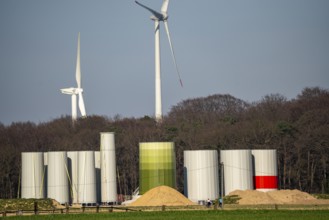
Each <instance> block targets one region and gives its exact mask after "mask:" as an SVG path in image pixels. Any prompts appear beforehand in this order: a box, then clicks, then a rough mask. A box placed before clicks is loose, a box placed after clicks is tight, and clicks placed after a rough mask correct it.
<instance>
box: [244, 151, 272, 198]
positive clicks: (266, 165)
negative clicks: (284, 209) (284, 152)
mask: <svg viewBox="0 0 329 220" xmlns="http://www.w3.org/2000/svg"><path fill="white" fill-rule="evenodd" d="M251 153H252V157H253V161H254V169H255V173H254V185H255V189H256V190H258V191H263V192H267V191H273V190H277V189H278V163H277V151H276V150H265V149H264V150H252V151H251Z"/></svg>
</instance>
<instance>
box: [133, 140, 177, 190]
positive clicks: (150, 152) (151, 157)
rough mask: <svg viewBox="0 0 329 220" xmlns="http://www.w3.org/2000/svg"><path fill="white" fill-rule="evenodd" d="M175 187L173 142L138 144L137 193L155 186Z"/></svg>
mask: <svg viewBox="0 0 329 220" xmlns="http://www.w3.org/2000/svg"><path fill="white" fill-rule="evenodd" d="M162 185H165V186H169V187H172V188H176V157H175V145H174V143H173V142H149V143H140V144H139V193H140V194H141V195H143V194H144V193H145V192H147V191H148V190H150V189H152V188H154V187H157V186H162Z"/></svg>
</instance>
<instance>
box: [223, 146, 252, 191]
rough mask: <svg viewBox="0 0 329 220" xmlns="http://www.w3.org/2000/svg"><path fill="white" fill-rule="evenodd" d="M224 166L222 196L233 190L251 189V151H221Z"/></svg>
mask: <svg viewBox="0 0 329 220" xmlns="http://www.w3.org/2000/svg"><path fill="white" fill-rule="evenodd" d="M220 161H221V162H222V163H223V164H224V194H225V195H228V194H229V193H230V192H232V191H234V190H247V189H253V188H254V187H253V180H252V177H253V167H252V158H251V150H221V151H220Z"/></svg>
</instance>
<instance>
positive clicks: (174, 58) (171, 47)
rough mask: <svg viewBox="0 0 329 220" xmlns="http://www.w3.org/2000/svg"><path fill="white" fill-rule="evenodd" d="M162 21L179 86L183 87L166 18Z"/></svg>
mask: <svg viewBox="0 0 329 220" xmlns="http://www.w3.org/2000/svg"><path fill="white" fill-rule="evenodd" d="M163 23H164V25H165V29H166V32H167V37H168V41H169V45H170V50H171V56H172V59H173V61H174V64H175V68H176V72H177V75H178V78H179V82H180V85H181V87H183V82H182V79H181V77H180V74H179V70H178V66H177V63H176V57H175V53H174V48H173V46H172V43H171V38H170V32H169V27H168V22H167V20H165V21H163Z"/></svg>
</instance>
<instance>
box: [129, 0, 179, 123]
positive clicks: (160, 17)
mask: <svg viewBox="0 0 329 220" xmlns="http://www.w3.org/2000/svg"><path fill="white" fill-rule="evenodd" d="M135 2H136V4H138V5H139V6H141V7H143V8H145V9H146V10H148V11H150V12H151V13H152V16H151V19H152V20H153V21H154V24H155V120H156V121H157V122H161V120H162V101H161V63H160V21H163V23H164V26H165V29H166V32H167V37H168V41H169V46H170V50H171V55H172V58H173V61H174V64H175V68H176V72H177V74H178V78H179V82H180V85H181V86H182V87H183V83H182V80H181V77H180V74H179V71H178V66H177V63H176V58H175V53H174V49H173V46H172V43H171V38H170V32H169V27H168V14H167V11H168V5H169V0H163V3H162V7H161V12H157V11H155V10H153V9H151V8H149V7H147V6H145V5H143V4H141V3H139V2H138V1H135Z"/></svg>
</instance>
